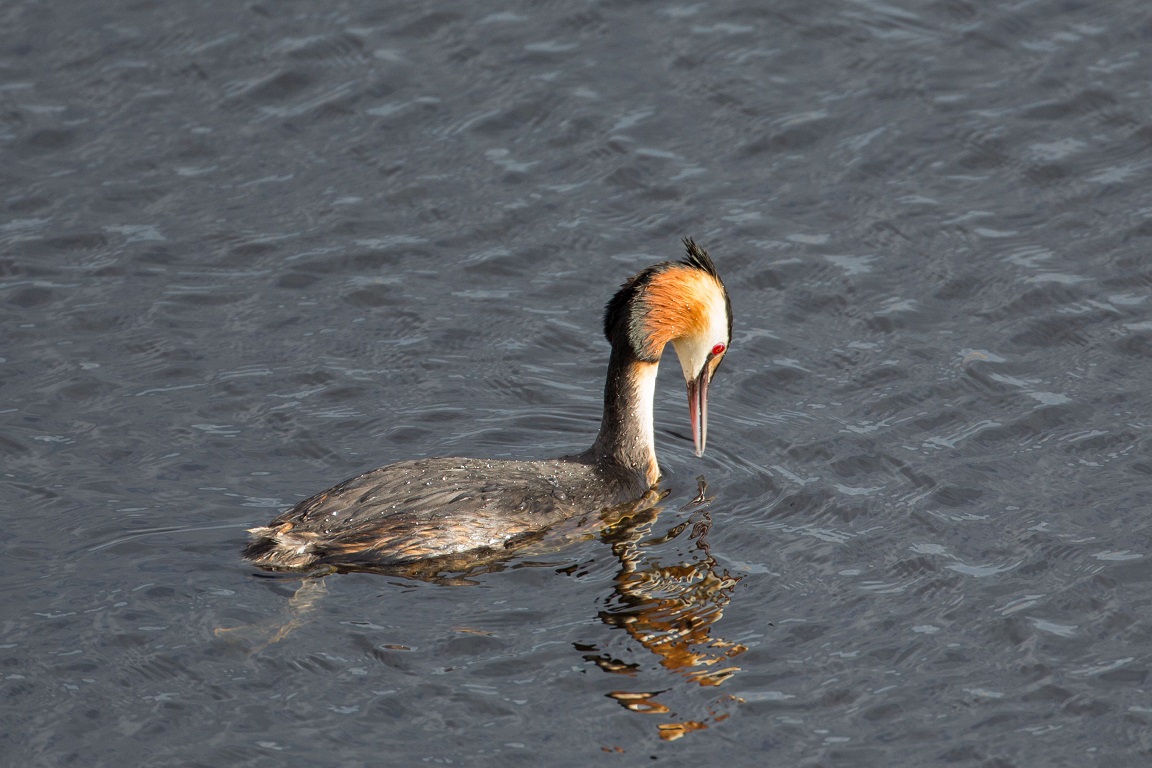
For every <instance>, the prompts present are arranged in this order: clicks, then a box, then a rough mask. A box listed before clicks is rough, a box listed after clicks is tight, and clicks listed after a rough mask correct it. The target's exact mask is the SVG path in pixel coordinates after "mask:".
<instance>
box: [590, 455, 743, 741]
mask: <svg viewBox="0 0 1152 768" xmlns="http://www.w3.org/2000/svg"><path fill="white" fill-rule="evenodd" d="M697 482H698V484H699V491H698V493H697V496H696V498H695V499H693V500H692V501H691V502H689V504H688V505H686V506H685V507H684V510H683V511H687V510H688V509H692V516H691V517H690V518H689V519H688V520H686V521H684V522H681V523H679V524H678V525H676V526H674V527H673V528H672V529H671V530H669V531H668V532H667V533H665V534H664V535H662V536H658V537H650V532H651V528H652V525H653V523H654V522H655V520H656V516H657V513H658V511H659V510H658V509H655V508H653V509H651V510H646V511H645V512H644V513H642V514H641V515H637V516H634V517H631V518H627V519H624V520H621V521H620V522H619V523H617V524H616V525H614V526H611V527H609V528H608V529H606V530H605V532H604V534H603V538H604V539H605V540H606V541H607V542H608V543H610V545H611V547H612V552H613V554H615V555H616V558H617V560H618V561H619V563H620V570H619V571H618V572H617V574H616V577H615V590H614V591H613V594H612V597H611V598H610V599H609V601H608V607H607V608H605V609H604V610H603V611H601V612H600V619H601V620H602V621H603V622H604V623H605V624H607V625H609V626H612V627H618V628H620V629H623V630H624V631H626V632H627V633H628V634H629V635H630V636H631V637H632V638H633V639H634V640H636V641H637V642H639V643H640V644H641V645H642V646H644V647H645V648H647V649H648V650H649V651H652V652H653V653H655V654H656V655H657V657H658V658H659V661H660V664H661V666H663V667H664V668H665V669H668V670H671V671H673V672H676V673H678V674H679V675H682V676H683V677H684V678H685V679H686V680H688V681H691V682H693V683H697V684H699V685H701V686H717V685H720V684H721V683H723V682H724V681H725V680H727V679H728V678H730V677H731V676H732V675H734V674H735V673H736V672H738V671H739V669H740V668H739V667H737V666H733V665H732V664H731V661H732V659H733V658H734V657H736V656H738V655H740V654H741V653H743V652H744V651H745V650H747V648H746V646H744V645H741V644H739V643H734V642H730V641H728V640H724V639H723V638H720V637H714V636H713V635H712V630H713V626H714V625H715V624H716V622H717V621H719V619H720V618H721V617H722V616H723V614H724V608H725V606H727V605H728V603H729V601H731V599H732V592H733V590H734V589H735V588H736V585H737V584H738V583H739V581H740V578H741V577H739V576H734V575H732V574H730V573H729V572H728V571H727V570H725V569H723V568H721V567H720V565H719V564H718V563H717V562H716V559H715V557H713V555H712V553H711V551H710V548H709V545H708V532H709V529H710V528H711V526H712V517H711V515H710V513H709V511H708V508H707V507H708V503H709V502H710V501H711V499H709V498H707V497H706V495H705V493H706V490H707V484H706V483H705V482H704V478H703V477H701V478H699V480H698V481H697ZM689 527H690V528H691V530H690V532H689V539H690V540H691V541H692V542H693V550H694V552H693V555H694V557H693V559H691V560H690V561H689V562H680V563H676V564H674V565H663V564H661V563H660V562H659V561H658V560H657V557H656V556H655V555H653V554H651V553H652V552H654V551H655V548H656V547H658V546H659V545H661V544H664V543H666V542H668V541H671V540H672V539H675V538H676V537H678V536H680V535H681V534H682V533H683V532H684V531H685V530H687V529H689ZM577 649H578V650H581V651H585V652H587V651H595V650H597V649H596V647H595V646H590V645H578V646H577ZM584 658H585V659H587V660H588V661H591V662H593V663H595V664H596V665H598V666H599V667H600V668H601V669H603V670H605V671H606V672H612V673H616V674H625V675H629V676H632V675H635V673H636V672H637V670H638V668H639V665H638V664H628V663H626V662H623V661H621V660H619V659H615V658H613V657H612V656H611V655H609V654H593V653H589V654H587V655H585V657H584ZM666 691H667V689H665V690H663V691H644V692H626V691H615V692H613V693H610V694H608V695H609V696H610V697H611V698H613V699H615V700H616V701H618V702H619V703H620V704H621V705H622V706H624V707H625V708H627V709H629V710H632V711H634V712H643V713H649V714H658V715H664V714H668V713H669V712H670V711H671V710H670V708H669V707H668V706H667V705H665V704H663V703H661V702H660V701H658V700H657V698H656V697H657V696H658V695H660V694H661V693H665V692H666ZM726 701H738V699H735V698H734V697H722V698H721V699H720V700H719V702H726ZM726 717H727V714H725V713H722V712H718V711H716V710H715V709H713V710H710V712H709V717H708V718H707V719H708V720H711V721H712V722H718V721H720V720H723V719H725V718H726ZM706 727H707V724H706V722H703V721H700V720H685V721H681V722H671V723H664V724H661V725H660V726H659V731H660V736H661V738H664V739H666V740H673V739H678V738H680V737H682V736H684V735H685V734H686V733H688V732H690V731H694V730H700V729H702V728H706Z"/></svg>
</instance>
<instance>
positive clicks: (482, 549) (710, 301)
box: [244, 239, 732, 570]
mask: <svg viewBox="0 0 1152 768" xmlns="http://www.w3.org/2000/svg"><path fill="white" fill-rule="evenodd" d="M684 244H685V247H686V249H687V255H686V257H685V258H684V260H682V261H680V262H663V263H661V264H657V265H655V266H652V267H649V268H648V269H646V270H644V271H643V272H641V273H639V274H638V275H636V276H634V277H632V278H631V279H629V280H628V281H626V282H625V283H624V285H623V286H622V287H621V288H620V290H619V291H618V292H617V293H616V295H615V296H614V297H613V298H612V300H611V301H609V302H608V305H607V307H606V309H605V313H604V333H605V336H606V337H607V338H608V341H609V342H610V343H611V345H612V353H611V356H610V359H609V364H608V375H607V380H606V382H605V386H604V415H603V417H602V419H601V424H600V432H599V434H598V435H597V437H596V441H595V442H594V443H593V445H592V447H591V448H589V449H588V450H586V451H584V452H583V453H579V454H575V455H572V456H565V457H561V458H557V459H549V460H545V461H506V460H486V459H468V458H433V459H417V460H412V461H402V462H399V463H396V464H390V465H388V466H385V467H380V468H378V469H374V470H371V471H369V472H365V473H364V474H361V475H357V476H356V477H353V478H351V479H349V480H346V481H344V482H343V483H340V484H339V485H336V486H334V487H332V488H329V489H328V490H326V491H323V492H321V493H318V494H316V495H315V496H312V497H311V498H308V499H305V500H304V501H302V502H300V503H299V504H297V505H296V506H295V507H293V508H292V509H290V510H288V511H287V512H284V513H283V514H281V515H279V516H278V517H276V518H275V519H274V520H272V521H271V522H270V523H269V524H268V525H266V526H262V527H259V528H253V529H251V530H250V534H251V536H252V540H251V542H250V543H249V544H248V547H247V548H246V549H245V551H244V555H245V557H247V558H248V559H249V560H250V561H251V562H253V563H254V564H256V565H259V566H261V567H264V568H269V569H273V570H282V569H311V568H316V567H322V566H330V567H335V568H357V567H364V568H388V567H392V566H411V565H413V564H419V563H422V562H425V561H434V560H443V559H450V558H457V559H459V558H463V559H465V560H466V559H468V558H470V557H474V558H475V559H476V560H485V559H490V558H491V557H493V556H499V555H500V554H501V553H508V552H511V551H513V550H515V549H517V548H518V547H519V546H520V545H521V544H522V543H523V542H526V541H531V540H533V539H534V538H537V537H539V536H541V535H542V534H543V533H544V532H546V531H548V530H549V529H550V528H552V527H554V526H557V525H558V524H560V523H562V522H564V521H568V520H571V519H573V518H576V517H579V516H582V515H587V514H590V513H596V512H600V511H604V510H607V509H610V508H614V507H618V506H620V505H627V504H630V503H637V502H639V501H640V500H642V499H644V498H646V497H650V496H651V494H650V491H652V489H654V487H655V486H656V484H657V482H658V481H659V479H660V468H659V465H658V464H657V461H656V453H655V445H654V438H653V426H652V424H653V422H652V401H653V395H654V392H655V385H656V369H657V366H658V364H659V362H660V356H661V353H662V352H663V350H664V347H665V346H666V345H667V344H672V346H673V349H675V351H676V353H677V357H679V359H680V363H681V367H682V369H683V371H684V378H685V381H686V382H687V386H688V401H689V412H690V417H691V420H692V434H693V439H694V442H695V446H696V454H697V455H701V454H702V453H703V451H704V446H705V442H706V439H707V424H708V409H707V403H708V400H707V397H708V384H709V383H710V381H711V379H712V376H713V374H714V373H715V371H716V368H717V366H718V365H719V364H720V361H721V359H722V358H723V356H724V353H725V352H726V351H727V349H728V343H729V340H730V337H731V333H732V310H731V305H730V303H729V301H728V294H727V291H726V290H725V288H724V284H723V282H722V281H721V280H720V276H719V274H718V273H717V272H716V267H715V265H714V264H713V262H712V259H711V258H710V257H709V255H708V253H707V252H706V251H705V250H704V249H703V248H701V247H700V246H698V245H696V243H695V242H693V241H692V240H691V239H685V241H684Z"/></svg>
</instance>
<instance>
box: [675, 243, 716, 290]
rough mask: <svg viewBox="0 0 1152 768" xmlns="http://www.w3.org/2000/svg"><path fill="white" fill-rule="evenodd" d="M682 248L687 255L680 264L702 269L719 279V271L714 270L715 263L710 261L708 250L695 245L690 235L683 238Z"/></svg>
mask: <svg viewBox="0 0 1152 768" xmlns="http://www.w3.org/2000/svg"><path fill="white" fill-rule="evenodd" d="M684 250H685V251H687V255H686V256H685V257H684V260H683V261H681V262H680V263H681V264H684V265H685V266H688V267H695V268H696V269H702V270H704V271H705V272H707V273H708V274H710V275H712V277H714V278H716V279H717V280H719V279H720V273H719V272H717V271H716V265H715V264H713V263H712V257H711V256H709V255H708V251H706V250H704V249H703V248H701V247H700V246H698V245H696V241H695V240H693V239H692V238H690V237H686V238H684Z"/></svg>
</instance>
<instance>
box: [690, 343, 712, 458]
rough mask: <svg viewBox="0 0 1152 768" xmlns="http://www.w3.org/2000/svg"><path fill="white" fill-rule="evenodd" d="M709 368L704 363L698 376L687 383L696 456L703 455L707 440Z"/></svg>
mask: <svg viewBox="0 0 1152 768" xmlns="http://www.w3.org/2000/svg"><path fill="white" fill-rule="evenodd" d="M709 378H710V375H709V366H708V364H707V363H705V365H704V367H703V369H701V371H700V375H699V376H697V377H696V378H694V379H692V380H691V381H689V382H688V417H689V418H690V419H692V442H694V443H695V444H696V455H697V456H703V455H704V443H705V442H707V440H708V380H709Z"/></svg>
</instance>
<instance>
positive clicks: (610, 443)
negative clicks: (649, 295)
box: [591, 345, 660, 486]
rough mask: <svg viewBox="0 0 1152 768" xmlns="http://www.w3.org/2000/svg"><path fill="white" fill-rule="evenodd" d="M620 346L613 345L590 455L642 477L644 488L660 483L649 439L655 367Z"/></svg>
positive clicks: (652, 441) (653, 451) (652, 443)
mask: <svg viewBox="0 0 1152 768" xmlns="http://www.w3.org/2000/svg"><path fill="white" fill-rule="evenodd" d="M623 346H624V345H614V346H613V349H612V357H611V359H610V360H609V362H608V378H607V380H606V381H605V382H604V417H603V419H602V420H601V422H600V434H598V435H597V436H596V442H595V443H594V444H593V445H592V449H591V453H592V454H593V455H594V456H596V457H597V458H598V459H606V460H608V461H610V462H612V463H613V464H616V465H617V466H619V467H621V468H623V469H626V470H631V471H636V472H640V473H642V474H643V475H644V477H645V479H646V481H647V483H648V485H650V486H651V485H655V484H656V481H657V480H659V479H660V467H659V465H657V463H656V446H655V442H654V440H653V437H652V398H653V395H654V393H655V391H656V367H657V363H645V362H642V361H640V360H637V359H636V357H635V356H634V355H633V354H632V353H631V352H629V351H627V350H625V349H623V348H622V347H623Z"/></svg>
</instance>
